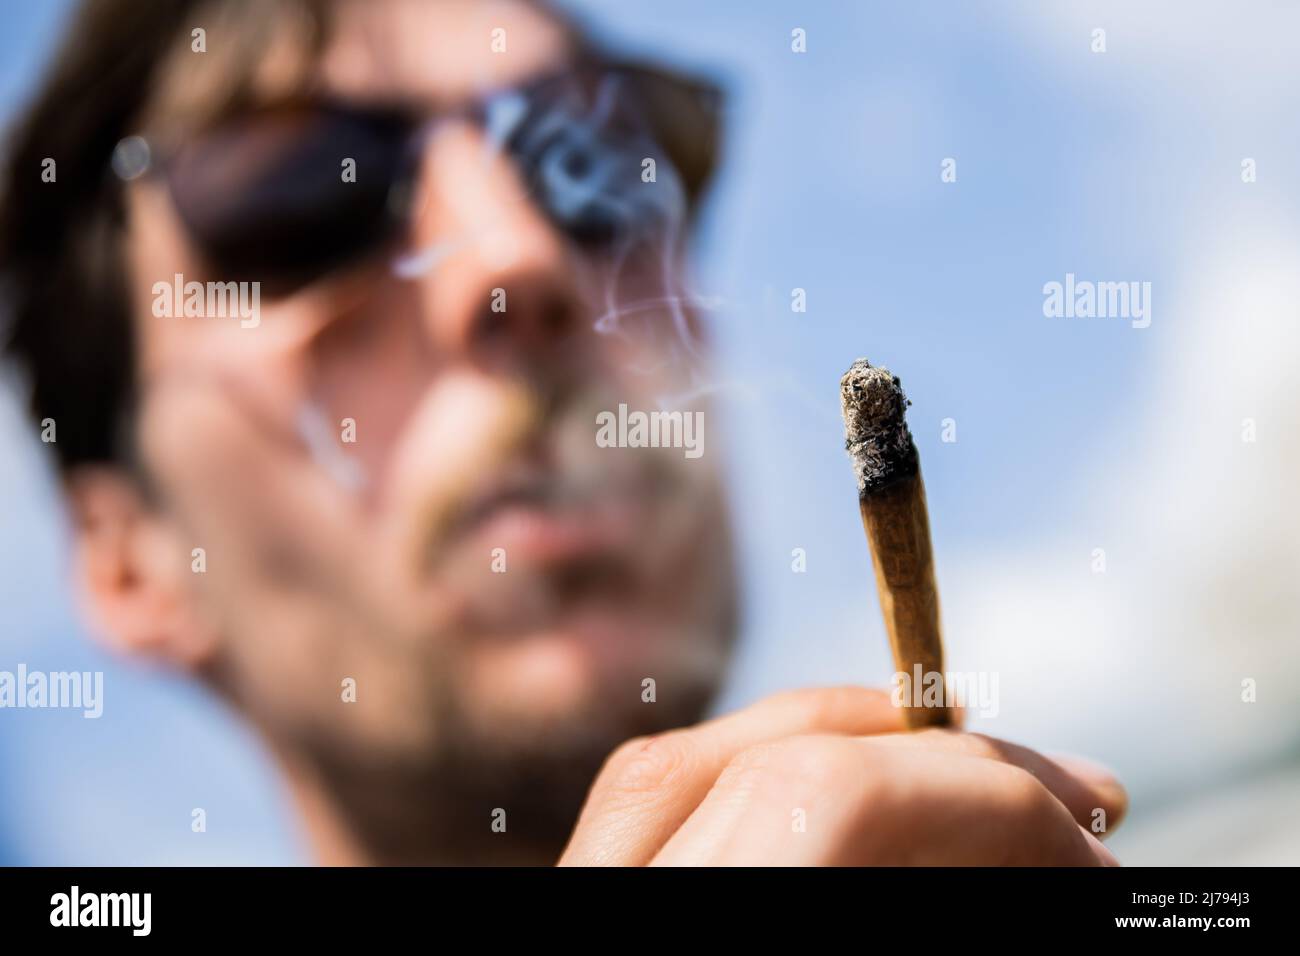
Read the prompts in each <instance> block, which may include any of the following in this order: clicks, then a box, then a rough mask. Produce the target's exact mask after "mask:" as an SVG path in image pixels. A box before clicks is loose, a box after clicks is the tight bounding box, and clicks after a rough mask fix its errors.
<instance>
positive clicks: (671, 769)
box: [603, 733, 692, 794]
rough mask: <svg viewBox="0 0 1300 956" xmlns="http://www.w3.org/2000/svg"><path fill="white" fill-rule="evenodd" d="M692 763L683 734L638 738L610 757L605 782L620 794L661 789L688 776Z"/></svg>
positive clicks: (609, 787) (688, 747) (689, 749)
mask: <svg viewBox="0 0 1300 956" xmlns="http://www.w3.org/2000/svg"><path fill="white" fill-rule="evenodd" d="M691 762H692V758H691V748H690V746H689V744H688V742H687V740H686V738H685V736H684V735H682V734H673V733H669V734H662V735H660V736H657V737H635V738H633V739H632V740H629V741H628V742H627V743H625V744H623V745H622V746H620V747H619V748H618V750H616V751H615V752H614V755H613V756H612V757H611V758H610V760H609V763H608V765H607V768H606V771H605V773H604V775H603V776H604V777H605V781H604V785H605V787H606V788H607V789H610V790H614V791H617V792H621V793H637V794H640V793H649V792H652V791H657V790H661V789H664V788H667V787H671V786H673V784H674V782H676V781H678V780H681V779H682V778H683V777H684V776H686V775H687V774H688V773H689V768H690V765H691Z"/></svg>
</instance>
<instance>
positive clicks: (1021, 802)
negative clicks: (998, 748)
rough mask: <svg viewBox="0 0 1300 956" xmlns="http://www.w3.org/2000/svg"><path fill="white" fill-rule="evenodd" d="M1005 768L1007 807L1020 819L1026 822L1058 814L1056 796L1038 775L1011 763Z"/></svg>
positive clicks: (1004, 785) (1005, 765) (1004, 786)
mask: <svg viewBox="0 0 1300 956" xmlns="http://www.w3.org/2000/svg"><path fill="white" fill-rule="evenodd" d="M1002 766H1003V767H1004V768H1005V769H1004V772H1003V779H1004V781H1005V783H1004V784H1003V788H1004V791H1005V794H1006V802H1007V807H1008V808H1009V810H1010V811H1011V813H1012V814H1014V815H1015V816H1016V817H1017V818H1018V819H1021V820H1023V821H1025V822H1032V821H1038V820H1044V819H1047V818H1049V817H1052V816H1055V814H1056V798H1055V797H1053V796H1052V795H1051V793H1050V792H1049V791H1048V790H1047V788H1046V787H1044V786H1043V785H1042V783H1041V782H1040V781H1039V779H1038V778H1037V777H1035V776H1034V775H1033V774H1032V773H1030V772H1029V771H1028V770H1023V769H1021V768H1020V767H1015V766H1011V765H1009V764H1004V765H1002Z"/></svg>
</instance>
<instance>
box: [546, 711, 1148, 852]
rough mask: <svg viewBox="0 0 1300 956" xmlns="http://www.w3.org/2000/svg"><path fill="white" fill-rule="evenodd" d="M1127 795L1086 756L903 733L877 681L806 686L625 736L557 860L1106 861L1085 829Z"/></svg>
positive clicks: (1109, 815)
mask: <svg viewBox="0 0 1300 956" xmlns="http://www.w3.org/2000/svg"><path fill="white" fill-rule="evenodd" d="M1126 805H1127V797H1126V796H1125V793H1124V790H1123V788H1122V787H1121V786H1120V784H1119V783H1118V782H1117V781H1116V780H1115V779H1114V778H1113V777H1111V776H1110V775H1109V774H1108V773H1106V772H1105V771H1102V770H1100V769H1098V768H1094V767H1092V766H1091V765H1089V764H1085V763H1083V762H1079V763H1077V764H1076V763H1075V762H1073V761H1070V760H1068V759H1066V758H1058V759H1054V760H1049V759H1048V758H1046V757H1044V756H1042V755H1040V754H1038V753H1036V752H1035V751H1033V750H1029V749H1028V748H1025V747H1020V746H1017V745H1015V744H1009V743H1005V742H1003V741H1000V740H995V739H993V738H991V737H985V736H983V735H980V734H966V733H961V732H959V731H954V730H926V731H919V732H915V733H905V732H903V719H902V713H901V711H900V710H899V709H898V708H896V707H894V706H893V705H892V704H891V703H890V700H889V695H888V694H887V693H885V692H882V691H873V690H867V689H864V688H855V687H841V688H828V689H817V690H804V691H796V692H790V693H784V694H778V695H776V696H774V697H768V698H766V699H764V700H762V701H760V702H758V703H757V704H754V705H753V706H751V707H748V708H746V709H744V710H740V711H737V712H735V713H733V714H728V715H727V716H724V717H720V718H718V719H715V720H711V721H707V722H705V723H702V724H699V725H697V726H695V727H689V728H685V729H682V730H675V731H672V732H669V733H666V734H662V735H659V736H656V737H650V738H637V739H634V740H630V741H628V742H627V743H626V744H624V745H623V746H621V747H620V748H619V749H618V750H616V751H615V752H614V754H613V755H612V756H611V757H610V758H609V760H608V761H607V762H606V764H605V767H604V768H603V769H602V771H601V773H600V775H599V776H598V777H597V778H596V782H595V784H594V785H593V786H592V788H591V792H590V794H589V795H588V798H587V803H586V806H585V807H584V808H583V811H582V815H581V817H580V818H579V820H578V825H577V827H576V828H575V830H574V832H573V836H572V837H571V838H570V841H569V845H568V847H567V848H566V850H565V851H564V854H563V856H562V857H561V859H560V864H561V865H578V866H582V865H615V866H620V865H645V864H650V865H660V866H696V865H742V866H746V865H759V866H809V865H882V866H899V865H959V866H960V865H1011V866H1015V865H1061V866H1098V865H1109V866H1115V865H1118V861H1117V860H1115V858H1114V856H1112V855H1111V854H1110V852H1109V851H1108V850H1106V849H1105V848H1104V847H1102V845H1101V843H1100V842H1098V840H1097V838H1096V837H1094V836H1093V834H1092V833H1091V832H1090V830H1089V829H1088V827H1089V826H1090V825H1091V823H1092V820H1093V817H1094V810H1096V809H1098V808H1100V809H1102V810H1104V811H1105V820H1106V822H1107V828H1108V829H1112V828H1113V827H1114V825H1115V824H1116V823H1118V822H1119V819H1120V818H1121V817H1122V816H1123V814H1124V810H1125V808H1126ZM801 822H802V824H803V825H802V826H800V824H801Z"/></svg>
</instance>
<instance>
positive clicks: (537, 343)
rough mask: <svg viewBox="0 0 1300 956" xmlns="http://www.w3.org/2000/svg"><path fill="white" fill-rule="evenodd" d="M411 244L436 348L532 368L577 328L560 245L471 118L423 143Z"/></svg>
mask: <svg viewBox="0 0 1300 956" xmlns="http://www.w3.org/2000/svg"><path fill="white" fill-rule="evenodd" d="M419 188H420V195H421V197H422V198H421V199H420V200H419V201H417V205H416V216H415V221H414V222H413V224H412V236H411V242H412V245H413V248H414V250H415V254H414V256H413V257H412V258H413V260H414V261H416V262H417V263H418V267H417V274H416V275H415V277H414V278H415V282H416V283H417V286H418V296H419V300H420V307H421V309H420V311H421V321H422V322H423V323H424V329H425V334H426V335H427V336H428V338H429V340H430V341H431V342H432V343H433V345H434V348H435V350H436V352H437V354H439V355H441V356H443V357H445V358H448V359H451V358H454V357H462V358H470V359H472V360H475V361H478V362H482V363H486V364H490V365H493V366H496V367H500V366H502V365H510V366H519V365H523V366H534V365H536V363H537V359H538V358H539V357H541V356H544V355H545V354H546V353H548V352H554V351H555V349H556V347H557V346H558V345H560V344H561V343H563V342H565V341H566V340H567V339H568V338H569V337H570V336H571V335H572V334H573V333H574V332H575V331H576V329H577V325H578V317H579V315H580V312H581V306H580V298H579V295H578V290H577V288H576V285H575V278H574V273H573V270H572V264H571V263H570V261H569V253H568V251H567V249H566V243H565V241H564V238H563V236H562V235H560V234H559V233H558V232H557V231H556V229H555V227H554V226H553V225H552V224H551V223H550V222H549V221H548V220H547V219H546V217H545V216H544V215H543V214H542V212H541V211H540V210H538V209H537V207H536V206H535V205H534V204H533V203H532V202H531V201H530V199H529V197H528V194H527V190H526V187H525V185H524V183H523V182H522V181H521V178H520V176H519V174H518V172H517V171H516V170H515V168H514V166H513V165H512V164H511V163H510V161H509V160H508V159H507V158H506V157H505V156H503V155H501V154H500V153H499V152H496V151H494V150H491V149H489V147H488V143H487V140H486V139H485V137H484V135H483V134H482V132H481V131H479V130H478V129H477V128H475V127H473V126H471V125H468V124H459V123H458V124H454V125H448V126H445V127H443V128H442V129H440V130H439V131H438V132H437V133H436V134H435V135H434V136H433V137H432V139H431V140H430V142H429V144H428V146H427V147H426V149H425V153H424V155H423V158H422V163H421V169H420V187H419Z"/></svg>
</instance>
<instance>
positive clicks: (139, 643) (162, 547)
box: [66, 466, 216, 670]
mask: <svg viewBox="0 0 1300 956" xmlns="http://www.w3.org/2000/svg"><path fill="white" fill-rule="evenodd" d="M66 490H67V497H68V501H69V503H70V505H71V511H72V522H73V534H74V539H75V540H74V547H75V558H76V560H75V569H76V570H75V574H76V578H77V584H78V590H79V591H80V594H81V598H82V605H83V609H84V612H85V615H86V617H87V618H88V621H89V623H90V625H91V629H92V630H93V631H94V633H95V635H96V636H97V637H99V638H101V639H103V640H105V641H106V642H107V643H108V644H109V645H110V646H112V647H113V649H115V650H117V651H120V652H122V653H125V654H128V655H131V656H135V657H145V658H149V659H153V660H159V661H163V662H165V663H169V664H172V665H175V666H178V667H182V668H185V669H190V670H193V669H197V668H199V667H201V666H202V665H203V664H204V663H205V662H206V661H207V660H208V659H209V658H210V657H211V655H212V652H213V649H214V648H215V646H216V635H215V632H213V631H212V630H211V628H210V627H208V626H207V625H205V624H204V623H203V622H202V619H201V616H200V615H199V614H198V613H197V607H196V605H195V603H194V591H193V585H192V583H191V582H190V581H188V580H187V575H188V574H189V573H190V556H189V553H188V552H187V551H186V550H185V549H184V547H183V546H182V545H181V544H180V543H179V540H178V537H177V535H176V534H175V533H174V531H172V529H170V528H169V527H168V525H167V523H166V522H165V520H164V519H162V518H161V516H159V515H157V514H156V513H154V512H153V511H152V510H151V509H150V508H149V507H148V505H147V504H146V503H145V499H144V496H143V495H142V494H141V492H140V489H139V486H138V485H137V484H136V483H135V482H134V481H132V480H131V479H130V478H129V477H128V476H127V475H126V474H125V473H124V472H122V471H121V470H119V469H116V468H110V467H102V466H93V467H91V466H82V467H79V468H77V469H75V470H74V472H73V473H72V474H71V475H70V476H69V478H68V480H67V489H66Z"/></svg>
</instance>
